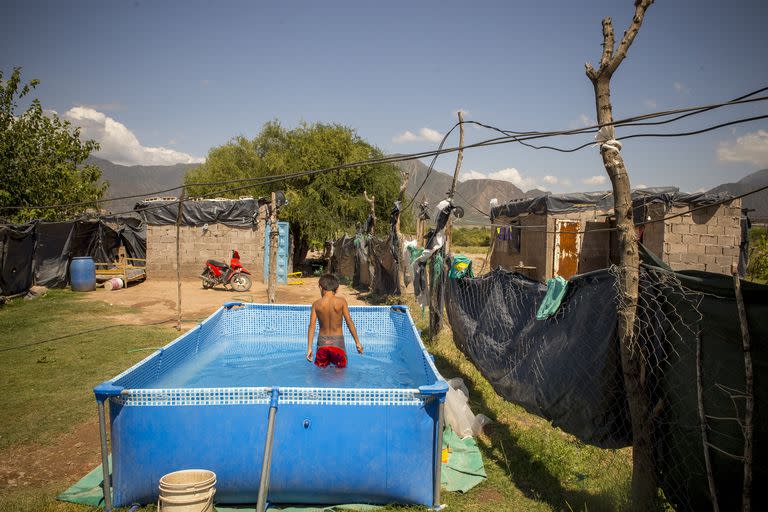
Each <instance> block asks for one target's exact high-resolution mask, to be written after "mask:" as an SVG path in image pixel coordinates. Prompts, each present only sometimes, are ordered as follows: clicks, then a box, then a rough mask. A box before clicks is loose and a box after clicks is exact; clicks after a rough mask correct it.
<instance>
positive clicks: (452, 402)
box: [445, 377, 491, 439]
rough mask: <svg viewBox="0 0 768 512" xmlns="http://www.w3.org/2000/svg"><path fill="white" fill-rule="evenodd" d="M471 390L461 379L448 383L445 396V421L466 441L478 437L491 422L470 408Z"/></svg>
mask: <svg viewBox="0 0 768 512" xmlns="http://www.w3.org/2000/svg"><path fill="white" fill-rule="evenodd" d="M468 395H469V390H468V389H467V386H466V385H465V384H464V381H463V380H462V379H460V378H458V377H457V378H455V379H450V380H449V381H448V393H447V394H446V396H445V421H446V423H447V424H448V425H449V426H450V427H451V429H453V431H454V432H456V434H457V435H458V436H459V437H461V438H462V439H465V438H467V437H472V436H476V435H478V434H479V433H480V432H482V430H483V426H485V425H487V424H488V423H490V422H491V420H490V419H489V418H488V417H487V416H485V415H483V414H478V415H474V414H472V409H470V408H469V396H468Z"/></svg>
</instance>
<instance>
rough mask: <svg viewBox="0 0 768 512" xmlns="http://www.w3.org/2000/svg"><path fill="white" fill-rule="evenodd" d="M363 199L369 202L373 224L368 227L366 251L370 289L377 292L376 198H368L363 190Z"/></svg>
mask: <svg viewBox="0 0 768 512" xmlns="http://www.w3.org/2000/svg"><path fill="white" fill-rule="evenodd" d="M363 197H364V198H365V200H366V201H368V206H369V208H370V210H371V211H370V216H371V223H370V224H369V225H368V230H367V232H366V234H367V235H368V240H366V244H365V250H366V251H368V289H369V290H370V291H375V290H376V268H375V267H374V265H373V236H374V235H373V233H374V228H375V227H376V196H370V197H368V192H367V191H365V190H363Z"/></svg>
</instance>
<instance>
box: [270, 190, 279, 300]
mask: <svg viewBox="0 0 768 512" xmlns="http://www.w3.org/2000/svg"><path fill="white" fill-rule="evenodd" d="M279 239H280V227H279V225H278V224H277V199H276V198H275V193H274V192H272V204H271V205H270V208H269V277H268V278H267V302H269V303H270V304H274V303H275V302H276V301H277V243H278V240H279Z"/></svg>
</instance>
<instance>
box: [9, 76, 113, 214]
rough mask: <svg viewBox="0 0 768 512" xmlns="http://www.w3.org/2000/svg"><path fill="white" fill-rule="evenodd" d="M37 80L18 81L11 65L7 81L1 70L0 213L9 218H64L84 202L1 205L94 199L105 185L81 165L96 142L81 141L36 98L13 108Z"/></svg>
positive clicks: (74, 130) (95, 172) (75, 131)
mask: <svg viewBox="0 0 768 512" xmlns="http://www.w3.org/2000/svg"><path fill="white" fill-rule="evenodd" d="M38 84H39V81H38V80H31V81H30V82H28V83H26V84H23V85H22V81H21V68H14V70H13V72H12V73H11V75H10V76H9V77H8V78H7V79H5V78H4V77H3V73H2V71H0V184H1V185H0V217H2V218H4V219H7V220H9V221H10V222H24V221H28V220H31V219H44V220H57V219H63V218H67V217H70V216H71V215H73V214H76V213H80V212H82V211H84V210H85V209H86V208H87V207H88V206H89V205H84V206H79V207H73V208H69V209H58V210H52V209H46V210H35V209H31V208H25V209H21V210H18V209H8V208H5V209H3V208H2V207H3V206H24V205H41V204H46V205H47V204H64V203H77V202H88V201H95V200H98V199H101V197H102V196H103V195H104V192H105V191H106V188H107V185H105V184H99V179H100V178H101V171H100V170H99V168H98V167H95V166H93V165H81V164H82V163H83V161H84V160H85V159H86V158H88V155H90V153H91V151H94V150H97V149H98V147H99V146H98V144H97V143H96V142H95V141H92V140H86V141H81V140H80V130H79V129H77V128H73V127H72V126H71V125H70V123H69V122H68V121H63V120H61V119H60V118H59V117H58V116H57V115H56V114H55V113H53V112H50V111H44V110H43V107H42V105H41V104H40V101H39V100H38V99H33V100H32V102H31V103H30V105H29V107H28V108H27V109H26V110H25V111H24V112H22V113H18V112H17V109H18V102H19V100H21V99H22V98H24V97H25V96H26V95H27V94H29V93H30V92H31V91H32V90H33V89H34V88H35V87H36V86H37V85H38ZM90 206H93V205H92V204H91V205H90Z"/></svg>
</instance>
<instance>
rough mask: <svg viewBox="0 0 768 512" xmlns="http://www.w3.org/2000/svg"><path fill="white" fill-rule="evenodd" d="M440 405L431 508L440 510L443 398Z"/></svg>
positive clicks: (441, 507)
mask: <svg viewBox="0 0 768 512" xmlns="http://www.w3.org/2000/svg"><path fill="white" fill-rule="evenodd" d="M439 400H440V405H439V409H438V414H437V435H436V436H435V438H436V439H435V454H436V456H435V478H434V482H433V485H434V487H433V490H432V510H442V509H443V506H442V505H441V504H440V483H441V479H442V478H441V477H442V469H443V418H444V414H445V400H444V399H439Z"/></svg>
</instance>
